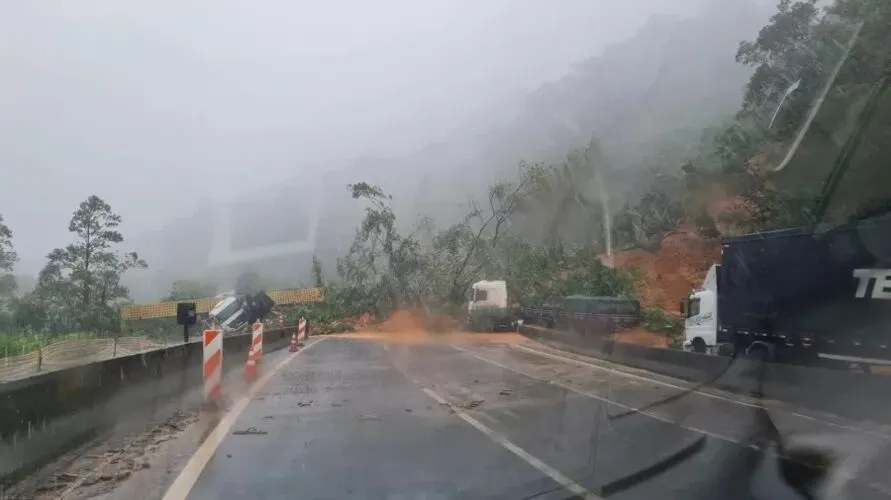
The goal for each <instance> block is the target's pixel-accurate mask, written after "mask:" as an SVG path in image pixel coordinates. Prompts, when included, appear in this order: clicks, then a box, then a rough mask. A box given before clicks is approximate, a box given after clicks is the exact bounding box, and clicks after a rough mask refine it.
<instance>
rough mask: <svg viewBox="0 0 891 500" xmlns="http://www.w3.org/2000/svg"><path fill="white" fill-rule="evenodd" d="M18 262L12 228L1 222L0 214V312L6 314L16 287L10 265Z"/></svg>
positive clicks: (0, 215)
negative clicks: (13, 244) (13, 243)
mask: <svg viewBox="0 0 891 500" xmlns="http://www.w3.org/2000/svg"><path fill="white" fill-rule="evenodd" d="M16 262H18V255H16V252H15V250H14V248H13V246H12V230H10V229H9V227H8V226H7V225H6V224H5V223H4V222H3V215H2V214H0V313H2V314H7V309H8V301H9V299H10V298H11V297H12V296H13V294H14V293H15V291H16V289H17V284H16V280H15V276H13V275H12V274H11V273H12V267H13V266H14V265H15V263H16Z"/></svg>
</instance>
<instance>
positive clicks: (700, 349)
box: [692, 337, 708, 354]
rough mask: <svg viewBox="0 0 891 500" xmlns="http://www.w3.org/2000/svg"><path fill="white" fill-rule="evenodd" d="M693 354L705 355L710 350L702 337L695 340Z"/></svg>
mask: <svg viewBox="0 0 891 500" xmlns="http://www.w3.org/2000/svg"><path fill="white" fill-rule="evenodd" d="M692 347H693V352H695V353H697V354H705V353H706V351H707V350H708V347H707V346H706V345H705V341H704V340H702V338H701V337H696V338H695V339H693V346H692Z"/></svg>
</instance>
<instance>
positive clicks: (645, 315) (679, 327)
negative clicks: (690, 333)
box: [640, 307, 684, 349]
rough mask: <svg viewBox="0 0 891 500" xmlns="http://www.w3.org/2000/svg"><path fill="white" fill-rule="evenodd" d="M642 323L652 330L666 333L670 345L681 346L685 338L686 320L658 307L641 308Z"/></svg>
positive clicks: (672, 346)
mask: <svg viewBox="0 0 891 500" xmlns="http://www.w3.org/2000/svg"><path fill="white" fill-rule="evenodd" d="M640 316H641V324H642V325H643V326H644V328H646V329H647V330H649V331H651V332H658V333H664V334H665V335H666V336H668V338H669V347H671V348H675V349H677V348H680V347H681V343H682V342H683V340H684V322H683V320H681V319H680V318H677V317H674V316H672V315H670V314H668V313H666V312H665V311H663V310H662V309H659V308H658V307H646V308H643V309H641V311H640Z"/></svg>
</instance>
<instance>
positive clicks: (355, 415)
mask: <svg viewBox="0 0 891 500" xmlns="http://www.w3.org/2000/svg"><path fill="white" fill-rule="evenodd" d="M676 392H677V388H676V387H671V386H670V385H666V384H660V383H657V382H654V381H649V380H648V379H646V378H644V377H639V376H638V377H634V376H625V375H621V374H616V373H615V372H612V371H608V370H602V369H601V370H598V369H592V367H591V366H582V365H578V364H574V363H572V362H567V361H566V360H560V359H554V358H548V357H544V356H542V355H540V354H536V353H534V352H529V351H526V350H523V349H519V348H516V347H513V346H511V345H510V344H505V343H499V344H486V343H481V342H472V343H461V344H460V345H455V346H452V345H444V344H442V343H433V344H431V343H424V342H405V341H399V342H381V341H374V340H362V339H355V338H352V339H350V338H329V339H326V340H324V341H323V342H321V343H319V344H318V345H315V346H313V347H312V348H310V349H308V350H307V351H306V352H304V353H301V355H300V356H298V357H297V358H295V359H294V360H292V361H291V362H290V363H288V364H287V365H285V366H284V367H283V368H282V369H281V371H280V372H278V373H276V374H275V375H274V376H272V377H271V379H270V380H269V382H268V383H267V384H266V385H265V386H264V387H262V389H261V390H260V392H259V393H258V394H257V395H256V396H255V397H254V398H253V399H252V400H251V401H250V403H249V404H248V405H247V406H246V407H245V409H244V411H243V412H242V413H241V414H240V415H238V417H237V419H236V420H235V422H234V425H233V426H232V429H231V431H230V432H228V433H227V435H226V436H225V438H224V439H223V440H222V442H221V443H220V445H219V447H218V448H217V449H215V450H213V457H212V458H211V459H210V461H209V462H208V463H207V465H206V466H205V467H203V469H201V470H200V471H199V474H198V475H197V477H195V478H194V486H192V487H191V488H189V489H188V498H196V499H204V498H208V499H212V498H221V499H224V498H245V497H254V498H406V499H407V498H575V497H579V496H582V495H585V494H587V495H588V497H589V498H597V497H609V498H623V499H624V498H712V497H713V496H712V495H717V496H719V497H722V498H729V497H728V496H727V494H726V493H727V491H726V489H727V488H728V485H730V484H731V483H730V479H728V478H726V477H725V478H724V479H721V480H716V479H717V478H719V477H722V476H721V475H724V474H726V471H725V470H723V469H721V467H720V466H721V465H725V464H727V463H729V462H728V461H729V460H734V459H737V460H745V459H748V458H751V457H752V456H754V454H755V451H754V450H753V449H751V448H747V447H743V446H741V445H739V444H738V441H742V440H743V439H744V438H745V436H746V434H747V432H749V431H750V430H751V428H752V423H753V422H754V412H755V410H754V408H752V407H750V406H747V405H744V404H736V403H734V402H731V401H725V400H722V399H717V398H712V397H706V396H701V395H692V396H690V397H685V398H682V399H681V400H679V401H677V402H674V403H672V404H670V405H665V406H662V407H659V408H658V409H654V410H652V412H649V413H648V414H641V413H635V412H631V414H630V415H629V416H628V417H626V418H622V419H619V420H611V419H609V418H607V416H615V415H616V414H618V413H621V412H623V411H627V410H628V409H629V408H638V407H640V406H642V405H645V404H646V403H648V402H652V401H655V400H657V399H659V398H662V397H665V396H666V395H671V394H673V393H676ZM776 420H777V422H778V426H779V427H781V429H780V430H781V432H788V433H790V434H791V433H792V432H798V433H805V434H807V433H817V432H819V433H823V434H826V433H827V432H828V433H835V435H838V433H839V431H840V427H838V424H837V423H835V422H830V421H823V420H817V419H811V418H806V416H796V415H794V414H782V415H777V416H776ZM232 431H234V432H232ZM240 431H251V432H258V433H254V434H252V433H248V434H242V433H240ZM846 432H847V431H846ZM853 434H857V433H856V432H855V433H853ZM861 434H862V433H861ZM863 435H865V434H863ZM703 436H705V438H704V441H700V440H701V439H703ZM851 436H852V434H851V433H850V432H848V434H847V435H845V441H846V442H848V441H851V440H852V439H854V440H855V441H856V437H857V436H853V437H851ZM861 437H862V436H861ZM881 439H883V438H882V437H881V436H876V435H868V440H867V441H868V442H867V444H868V445H873V444H875V443H876V442H878V441H881ZM697 443H699V444H700V445H701V447H699V448H694V449H695V450H698V452H696V453H694V454H693V455H692V456H691V457H689V458H687V459H685V460H682V461H680V462H679V463H678V464H676V465H675V466H673V467H672V468H670V469H669V470H667V471H665V472H662V473H661V474H658V475H656V476H655V477H652V478H650V479H648V480H646V481H644V482H642V483H639V484H636V485H633V486H629V485H628V484H623V481H622V480H623V479H624V478H628V477H629V476H630V475H632V474H634V473H635V472H639V471H641V470H643V469H646V468H647V467H649V466H651V465H653V464H656V463H659V462H660V461H662V459H664V458H666V457H669V456H671V455H672V454H675V453H678V452H679V450H684V449H686V448H688V447H690V446H691V445H694V444H697ZM885 463H887V462H885ZM771 467H773V466H772V465H766V466H762V467H761V469H759V470H760V472H759V473H758V474H757V479H756V481H755V483H754V486H751V485H745V486H740V485H737V486H736V488H737V489H739V488H747V489H752V490H753V494H754V495H755V497H761V498H782V497H781V496H778V495H779V494H780V493H782V492H786V493H789V490H788V489H787V488H785V487H784V486H783V485H782V484H781V482H780V481H779V480H778V477H777V475H776V474H775V473H774V472H773V470H772V469H771ZM846 474H847V476H846V477H852V478H855V480H854V481H848V482H846V483H845V484H842V483H840V486H839V489H838V490H837V492H835V493H840V492H844V493H847V494H849V495H851V496H850V498H870V499H871V498H888V495H887V491H891V488H886V486H885V485H886V484H887V482H883V481H884V478H882V477H881V476H882V474H881V473H880V472H877V471H876V470H869V469H865V470H849V471H847V472H846ZM567 485H568V486H569V489H567ZM707 488H713V490H711V495H710V494H709V490H708V489H707ZM697 494H698V496H694V495H697ZM789 498H792V497H791V496H790V497H789ZM832 498H840V497H838V496H835V497H832Z"/></svg>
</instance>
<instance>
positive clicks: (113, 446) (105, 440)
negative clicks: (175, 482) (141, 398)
mask: <svg viewBox="0 0 891 500" xmlns="http://www.w3.org/2000/svg"><path fill="white" fill-rule="evenodd" d="M198 417H199V414H198V411H197V410H177V411H175V412H174V414H173V415H172V416H170V417H168V418H165V419H162V420H154V421H153V422H150V423H149V424H147V425H146V426H144V427H143V428H141V429H138V430H134V429H132V427H133V426H128V427H130V428H125V427H123V426H121V427H118V428H116V429H114V430H112V431H110V432H107V433H105V434H103V435H102V436H99V437H97V438H95V439H93V440H92V441H90V442H89V443H87V444H85V445H83V446H81V447H80V448H78V449H76V450H74V451H72V452H69V453H68V454H66V455H64V456H62V457H60V458H59V459H58V460H56V461H54V462H53V463H52V464H50V465H48V466H46V467H44V468H43V469H42V470H40V471H38V472H37V473H35V474H33V475H32V476H31V477H29V478H28V479H26V480H24V481H22V482H20V483H19V484H17V485H16V486H15V487H14V488H13V489H12V490H11V491H7V492H5V496H4V498H7V499H25V498H29V499H37V500H62V499H88V498H110V496H109V495H110V494H111V493H113V492H114V490H115V489H116V488H118V487H119V486H120V485H121V484H122V483H123V482H125V481H128V480H131V479H132V478H133V477H134V476H135V475H137V474H139V473H140V472H141V471H143V470H148V469H151V468H152V467H157V466H158V465H159V464H163V463H164V462H165V461H166V459H167V456H168V451H169V450H168V448H169V443H170V442H171V441H172V440H175V439H176V438H177V437H179V436H180V435H181V434H183V433H184V432H185V431H186V430H188V429H189V428H191V427H192V426H193V425H194V424H195V423H196V422H197V421H198Z"/></svg>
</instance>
